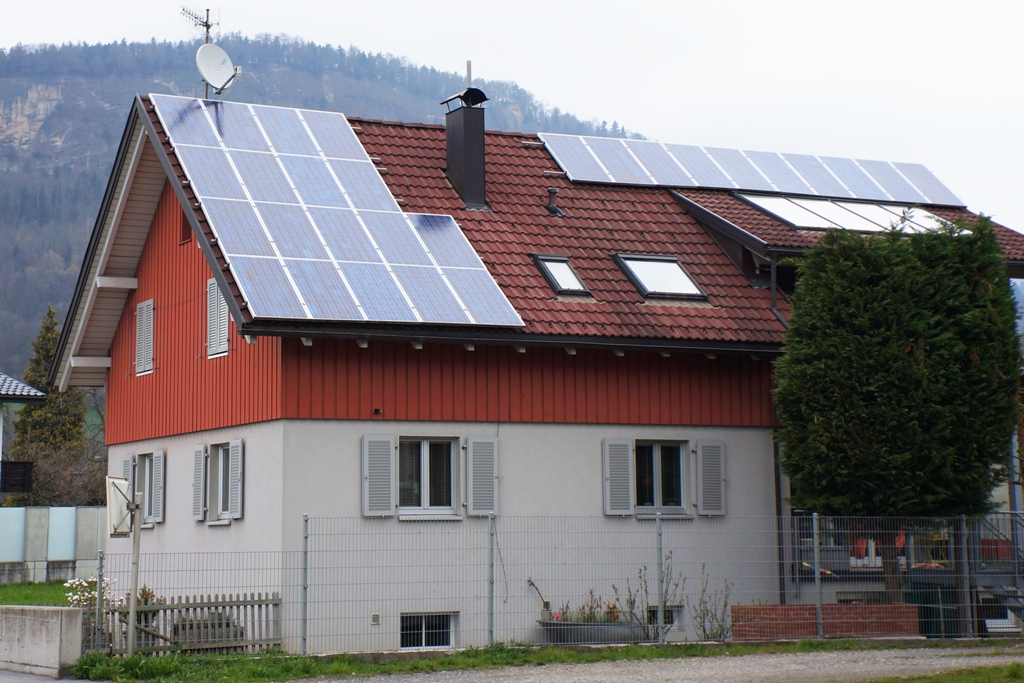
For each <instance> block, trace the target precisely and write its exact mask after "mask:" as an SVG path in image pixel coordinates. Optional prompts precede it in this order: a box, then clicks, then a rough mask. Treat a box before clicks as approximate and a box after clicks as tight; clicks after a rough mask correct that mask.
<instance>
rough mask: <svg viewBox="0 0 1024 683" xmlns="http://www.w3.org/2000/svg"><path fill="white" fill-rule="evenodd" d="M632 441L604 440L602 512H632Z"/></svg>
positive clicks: (633, 464)
mask: <svg viewBox="0 0 1024 683" xmlns="http://www.w3.org/2000/svg"><path fill="white" fill-rule="evenodd" d="M635 472H636V465H635V463H634V462H633V442H632V441H630V440H628V439H605V440H604V514H606V515H631V514H633V510H634V506H633V480H634V478H635V476H636V474H635Z"/></svg>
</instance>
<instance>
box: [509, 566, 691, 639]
mask: <svg viewBox="0 0 1024 683" xmlns="http://www.w3.org/2000/svg"><path fill="white" fill-rule="evenodd" d="M661 581H662V586H661V604H662V606H663V610H662V618H661V620H660V622H661V626H660V627H659V619H658V603H659V590H658V579H657V578H655V579H654V581H653V583H654V586H653V594H652V586H650V582H649V581H648V578H647V566H646V565H644V566H641V567H640V568H639V570H638V571H637V576H636V584H635V585H634V584H633V583H632V582H631V581H630V580H628V579H627V580H626V591H625V595H621V594H620V592H619V588H618V586H616V585H615V584H612V585H611V588H612V592H613V593H614V594H615V599H614V600H605V599H604V598H602V597H601V596H600V595H596V594H595V593H594V590H593V589H590V590H589V591H588V592H587V596H586V597H585V598H584V599H583V601H582V602H581V603H580V605H579V607H577V608H575V609H574V608H573V607H572V606H571V605H570V603H569V601H566V602H564V603H563V604H562V606H561V607H559V608H558V609H556V610H554V611H552V609H551V602H550V601H549V600H545V599H544V596H543V595H542V594H541V592H540V588H539V587H538V586H537V584H536V583H535V582H534V581H533V580H532V579H527V585H529V587H530V588H533V590H535V591H536V592H537V596H538V597H540V600H541V617H540V619H538V620H537V623H538V624H540V627H541V630H542V632H543V634H544V639H545V641H547V642H549V643H556V644H604V643H651V642H656V641H658V640H659V639H660V638H661V637H663V636H664V634H666V633H668V632H669V631H670V630H672V628H673V627H674V626H675V623H674V622H675V619H674V608H670V607H669V606H670V605H671V606H678V605H679V604H680V602H681V599H680V598H681V597H682V594H683V583H684V582H685V579H684V578H683V577H682V576H681V575H678V574H677V573H676V572H674V571H673V569H672V554H671V553H668V554H667V555H666V556H665V563H664V567H663V571H662V577H661ZM670 615H671V616H670Z"/></svg>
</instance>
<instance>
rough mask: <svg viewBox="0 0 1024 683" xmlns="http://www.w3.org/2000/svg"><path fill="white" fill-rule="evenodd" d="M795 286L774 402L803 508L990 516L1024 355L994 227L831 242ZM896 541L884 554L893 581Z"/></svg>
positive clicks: (1006, 455) (796, 500) (842, 235)
mask: <svg viewBox="0 0 1024 683" xmlns="http://www.w3.org/2000/svg"><path fill="white" fill-rule="evenodd" d="M800 274H801V277H800V280H799V282H798V284H797V287H796V292H795V294H794V297H793V316H792V328H791V329H790V330H789V332H788V334H787V339H786V346H785V348H784V352H783V356H782V357H781V358H780V359H779V361H778V362H777V363H776V377H777V388H776V389H775V391H774V398H775V403H776V406H777V410H778V419H779V423H780V424H781V428H780V429H779V430H778V440H779V441H780V443H781V444H782V452H783V456H782V470H783V472H784V473H785V474H786V475H788V476H789V478H790V481H791V484H792V497H791V502H792V504H793V505H794V506H796V507H800V508H804V509H806V510H809V511H815V512H820V513H823V514H826V515H850V516H857V517H882V516H886V517H887V516H954V515H961V514H963V515H979V514H984V513H986V512H988V511H989V510H991V508H992V505H993V504H992V499H991V493H992V490H993V488H994V487H995V486H996V485H998V484H1000V483H1002V482H1005V481H1006V480H1007V478H1008V475H1009V473H1010V468H1009V464H1010V462H1009V459H1010V439H1011V436H1012V434H1013V430H1014V426H1015V424H1016V422H1017V419H1018V417H1019V413H1020V406H1019V405H1018V403H1017V390H1018V386H1019V382H1020V352H1019V346H1018V342H1017V336H1016V329H1015V320H1016V307H1015V305H1014V302H1013V298H1012V296H1011V293H1010V287H1009V281H1008V280H1007V278H1006V269H1005V266H1004V264H1003V256H1002V252H1001V250H1000V248H999V245H998V243H997V242H996V236H995V231H994V230H993V229H992V227H991V223H990V222H989V221H988V219H986V218H985V217H982V218H981V219H979V220H978V221H977V222H976V223H974V224H970V225H968V224H966V223H963V222H956V223H954V224H949V225H946V226H945V227H944V228H941V229H937V230H933V231H928V232H925V233H921V234H907V233H905V232H904V231H902V230H899V229H897V230H893V231H889V232H886V233H883V234H879V235H872V236H868V237H862V236H860V235H857V234H855V233H850V232H844V231H830V232H828V233H826V234H825V235H824V236H823V237H822V239H821V241H820V243H819V244H818V246H816V247H815V248H814V249H812V250H810V251H809V252H808V254H807V256H806V258H805V259H804V260H803V261H802V262H801V264H800ZM882 536H883V537H884V536H885V534H882ZM890 536H891V537H887V538H882V547H881V554H882V559H883V564H884V565H886V574H887V575H889V574H892V575H893V576H894V577H896V576H898V574H899V572H898V570H897V569H896V564H895V563H896V546H897V544H898V541H896V540H895V538H896V537H897V534H896V533H892V534H891V535H890ZM896 588H898V585H897V586H893V585H890V583H889V582H887V589H889V591H890V596H892V595H893V594H894V591H895V589H896Z"/></svg>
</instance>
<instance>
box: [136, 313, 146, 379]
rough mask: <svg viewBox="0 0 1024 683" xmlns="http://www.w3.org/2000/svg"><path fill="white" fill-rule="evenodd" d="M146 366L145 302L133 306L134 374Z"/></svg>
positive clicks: (137, 373) (141, 371)
mask: <svg viewBox="0 0 1024 683" xmlns="http://www.w3.org/2000/svg"><path fill="white" fill-rule="evenodd" d="M145 367H146V313H145V303H141V304H139V305H138V306H136V307H135V374H136V375H140V374H142V373H143V372H145Z"/></svg>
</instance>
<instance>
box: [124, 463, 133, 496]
mask: <svg viewBox="0 0 1024 683" xmlns="http://www.w3.org/2000/svg"><path fill="white" fill-rule="evenodd" d="M121 473H122V474H121V476H123V477H124V478H125V479H127V480H128V490H129V491H130V492H131V493H132V495H133V496H134V495H135V482H133V481H132V456H130V455H129V456H128V457H127V458H125V459H124V462H123V463H121Z"/></svg>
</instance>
